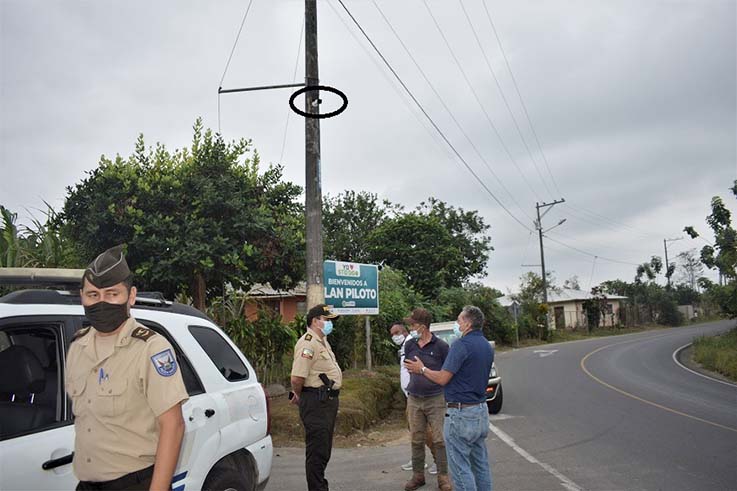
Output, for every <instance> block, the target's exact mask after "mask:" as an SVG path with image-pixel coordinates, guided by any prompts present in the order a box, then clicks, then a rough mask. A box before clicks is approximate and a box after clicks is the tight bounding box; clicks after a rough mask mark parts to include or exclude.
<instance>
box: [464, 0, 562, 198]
mask: <svg viewBox="0 0 737 491" xmlns="http://www.w3.org/2000/svg"><path fill="white" fill-rule="evenodd" d="M458 3H459V4H460V6H461V10H462V11H463V15H464V16H465V17H466V21H467V22H468V25H469V27H470V28H471V32H472V33H473V37H474V38H475V39H476V44H477V45H478V47H479V49H480V50H481V54H482V55H483V57H484V61H485V62H486V67H487V68H488V69H489V73H490V74H491V77H492V78H493V79H494V83H495V84H496V88H497V89H499V94H500V95H501V96H502V100H503V101H504V105H505V106H506V107H507V111H508V112H509V115H510V116H511V117H512V122H514V127H515V128H516V129H517V134H518V135H519V137H520V140H522V144H523V145H524V146H525V148H526V149H527V154H528V155H529V156H530V161H531V162H532V164H533V165H534V166H535V167H536V168H537V163H536V162H535V158H534V157H533V156H532V151H531V150H530V147H529V145H527V140H526V139H525V137H524V136H523V135H522V130H521V129H520V127H519V124H518V123H517V118H516V117H515V116H514V112H513V111H512V108H511V106H510V105H509V101H507V96H506V95H504V90H503V89H502V86H501V84H500V83H499V79H498V78H497V76H496V73H494V69H493V68H492V67H491V62H490V61H489V57H488V55H487V54H486V49H484V45H483V44H482V43H481V39H480V38H479V36H478V33H477V32H476V28H475V27H474V26H473V22H471V17H470V16H469V15H468V11H467V10H466V7H465V6H464V5H463V0H458ZM518 170H519V169H518ZM538 174H539V171H538ZM520 175H521V176H522V179H524V181H525V182H526V183H527V185H528V186H529V187H530V189H531V190H532V186H530V183H529V182H527V178H525V176H524V174H522V173H521V172H520ZM543 184H545V181H543ZM546 189H547V187H546ZM548 192H550V190H549V189H548ZM533 194H535V192H534V191H533ZM536 197H537V199H538V200H539V201H542V199H541V198H540V197H539V196H538V195H536Z"/></svg>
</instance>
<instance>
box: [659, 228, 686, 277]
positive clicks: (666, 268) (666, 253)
mask: <svg viewBox="0 0 737 491" xmlns="http://www.w3.org/2000/svg"><path fill="white" fill-rule="evenodd" d="M682 239H683V237H678V238H676V239H663V249H665V278H666V280H668V289H669V290H670V276H668V270H669V269H670V266H669V264H668V242H675V241H677V240H682Z"/></svg>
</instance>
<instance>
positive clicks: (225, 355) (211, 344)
mask: <svg viewBox="0 0 737 491" xmlns="http://www.w3.org/2000/svg"><path fill="white" fill-rule="evenodd" d="M189 332H191V333H192V336H194V338H195V339H196V340H197V342H198V343H199V344H200V346H202V349H203V350H205V353H207V356H209V357H210V359H211V360H212V362H213V363H214V364H215V367H217V369H218V371H219V372H220V373H221V374H222V375H223V377H225V379H226V380H228V381H230V382H235V381H238V380H244V379H247V378H248V368H246V365H244V364H243V362H242V361H241V359H240V357H239V356H238V354H237V353H236V352H235V351H233V348H231V347H230V345H229V344H228V343H227V342H226V341H225V339H223V337H222V336H221V335H220V334H219V333H217V332H216V331H215V330H214V329H211V328H209V327H202V326H189Z"/></svg>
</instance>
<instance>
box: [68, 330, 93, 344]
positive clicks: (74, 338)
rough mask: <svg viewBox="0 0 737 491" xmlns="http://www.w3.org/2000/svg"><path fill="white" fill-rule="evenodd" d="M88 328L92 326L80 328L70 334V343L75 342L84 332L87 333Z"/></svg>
mask: <svg viewBox="0 0 737 491" xmlns="http://www.w3.org/2000/svg"><path fill="white" fill-rule="evenodd" d="M90 329H92V328H91V327H83V328H82V329H79V330H78V331H77V332H75V333H74V335H73V336H72V341H71V342H72V343H73V342H75V341H76V340H78V339H79V338H81V337H82V336H84V335H85V334H87V333H88V332H90Z"/></svg>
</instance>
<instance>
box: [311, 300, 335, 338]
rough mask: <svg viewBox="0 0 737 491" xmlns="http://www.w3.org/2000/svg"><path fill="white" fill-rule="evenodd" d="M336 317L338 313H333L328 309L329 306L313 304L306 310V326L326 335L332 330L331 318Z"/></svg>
mask: <svg viewBox="0 0 737 491" xmlns="http://www.w3.org/2000/svg"><path fill="white" fill-rule="evenodd" d="M337 318H338V315H337V314H334V313H333V312H332V311H331V310H330V307H328V306H327V305H325V304H324V303H321V304H318V305H315V306H314V307H312V308H311V309H310V310H309V311H308V312H307V327H309V328H310V329H312V330H313V331H319V332H321V333H323V334H324V335H326V336H327V335H328V334H330V332H332V330H333V322H332V319H337Z"/></svg>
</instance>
